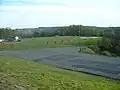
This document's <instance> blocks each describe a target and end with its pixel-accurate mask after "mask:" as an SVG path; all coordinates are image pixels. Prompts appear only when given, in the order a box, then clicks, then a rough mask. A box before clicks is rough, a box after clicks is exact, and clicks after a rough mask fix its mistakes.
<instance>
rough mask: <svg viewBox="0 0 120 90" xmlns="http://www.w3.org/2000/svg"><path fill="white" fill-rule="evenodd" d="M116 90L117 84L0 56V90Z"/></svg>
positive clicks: (118, 89)
mask: <svg viewBox="0 0 120 90" xmlns="http://www.w3.org/2000/svg"><path fill="white" fill-rule="evenodd" d="M3 88H5V90H7V89H10V88H11V89H12V90H18V89H19V90H120V82H116V81H112V80H107V79H105V78H102V77H98V76H91V75H86V74H83V73H77V72H72V71H67V70H62V69H57V68H55V67H51V66H47V65H42V64H39V63H36V62H32V61H27V60H23V59H19V58H14V57H11V56H5V55H0V89H3Z"/></svg>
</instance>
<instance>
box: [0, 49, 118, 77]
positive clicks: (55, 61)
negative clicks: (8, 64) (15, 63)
mask: <svg viewBox="0 0 120 90" xmlns="http://www.w3.org/2000/svg"><path fill="white" fill-rule="evenodd" d="M0 54H7V55H12V56H15V57H20V58H24V59H27V60H33V61H36V62H40V63H42V64H48V65H53V66H56V67H59V68H64V69H69V70H75V71H82V72H86V73H90V74H95V75H101V76H106V77H110V78H114V79H120V58H113V57H106V56H99V55H90V54H83V53H78V52H77V48H76V47H66V48H48V49H40V50H17V51H0Z"/></svg>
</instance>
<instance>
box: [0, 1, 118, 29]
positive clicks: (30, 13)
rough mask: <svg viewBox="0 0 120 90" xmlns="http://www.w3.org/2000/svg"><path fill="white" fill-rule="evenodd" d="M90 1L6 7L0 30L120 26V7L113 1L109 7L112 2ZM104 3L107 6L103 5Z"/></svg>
mask: <svg viewBox="0 0 120 90" xmlns="http://www.w3.org/2000/svg"><path fill="white" fill-rule="evenodd" d="M23 1H25V0H23ZM50 1H52V2H50ZM90 1H91V2H90ZM90 1H88V0H84V1H83V2H81V0H69V1H68V0H64V1H62V0H61V1H60V0H34V3H53V2H54V3H59V4H63V5H47V4H46V5H31V4H29V5H3V6H1V7H0V27H6V26H9V27H13V28H18V27H19V28H22V27H39V26H58V25H70V24H83V25H96V26H109V25H111V24H112V25H114V26H119V25H120V23H119V21H120V18H119V16H120V11H119V9H120V8H119V6H117V4H118V3H116V2H114V1H113V0H111V1H109V3H107V2H108V0H104V1H103V0H101V1H94V0H90ZM93 1H94V2H93ZM102 1H103V2H104V4H103V5H102ZM26 2H29V3H30V2H33V0H26ZM68 2H69V3H68ZM97 2H98V3H97ZM96 4H97V5H96ZM79 5H80V6H79ZM101 5H102V6H101Z"/></svg>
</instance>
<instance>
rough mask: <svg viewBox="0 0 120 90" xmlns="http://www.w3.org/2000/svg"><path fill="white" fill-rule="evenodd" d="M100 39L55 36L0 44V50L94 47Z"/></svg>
mask: <svg viewBox="0 0 120 90" xmlns="http://www.w3.org/2000/svg"><path fill="white" fill-rule="evenodd" d="M98 40H100V38H93V39H92V38H88V39H83V38H82V37H81V38H80V37H78V36H56V37H40V38H29V39H23V40H22V41H21V42H20V43H18V44H7V45H2V44H0V50H18V49H20V50H21V49H38V48H56V47H70V46H75V45H89V44H92V45H96V44H97V41H98Z"/></svg>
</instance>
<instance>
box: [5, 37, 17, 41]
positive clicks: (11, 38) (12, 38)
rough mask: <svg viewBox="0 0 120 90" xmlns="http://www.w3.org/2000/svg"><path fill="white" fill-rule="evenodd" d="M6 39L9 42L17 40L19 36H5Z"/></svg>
mask: <svg viewBox="0 0 120 90" xmlns="http://www.w3.org/2000/svg"><path fill="white" fill-rule="evenodd" d="M7 40H8V41H10V42H17V41H18V40H19V37H18V36H13V37H9V38H7Z"/></svg>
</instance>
